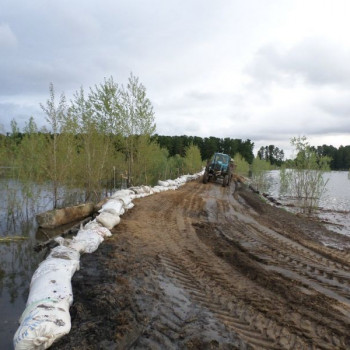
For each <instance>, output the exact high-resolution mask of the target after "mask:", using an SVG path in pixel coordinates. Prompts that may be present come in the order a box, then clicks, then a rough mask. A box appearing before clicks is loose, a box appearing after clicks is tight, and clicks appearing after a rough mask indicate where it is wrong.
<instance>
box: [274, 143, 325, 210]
mask: <svg viewBox="0 0 350 350" xmlns="http://www.w3.org/2000/svg"><path fill="white" fill-rule="evenodd" d="M291 145H292V146H293V147H294V149H295V151H296V152H297V156H296V158H295V160H294V162H293V163H294V165H293V168H292V169H288V170H286V171H283V172H282V176H283V178H281V183H283V184H284V185H285V186H286V188H287V190H288V191H289V193H291V194H293V195H295V196H296V197H297V198H298V199H299V201H300V204H301V208H302V210H303V212H305V213H306V212H308V213H311V212H312V210H313V209H314V208H315V207H316V205H317V203H318V200H319V198H320V197H321V195H322V193H323V192H324V191H325V187H326V184H327V181H328V180H325V179H324V176H323V175H324V172H325V171H327V170H329V164H330V158H329V157H327V156H319V155H318V154H317V151H316V150H315V148H314V147H312V146H310V144H309V142H308V141H307V138H306V137H305V136H303V137H297V138H296V137H294V138H292V139H291Z"/></svg>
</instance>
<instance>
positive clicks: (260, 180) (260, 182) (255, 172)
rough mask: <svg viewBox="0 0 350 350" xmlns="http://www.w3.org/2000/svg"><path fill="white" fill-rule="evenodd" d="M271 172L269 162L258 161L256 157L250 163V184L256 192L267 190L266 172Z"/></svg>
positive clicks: (258, 158)
mask: <svg viewBox="0 0 350 350" xmlns="http://www.w3.org/2000/svg"><path fill="white" fill-rule="evenodd" d="M269 170H271V164H270V162H268V161H266V160H263V159H260V157H259V156H256V157H255V158H254V160H253V163H252V184H253V186H254V187H255V188H256V189H257V190H258V191H266V190H267V189H268V176H267V172H268V171H269Z"/></svg>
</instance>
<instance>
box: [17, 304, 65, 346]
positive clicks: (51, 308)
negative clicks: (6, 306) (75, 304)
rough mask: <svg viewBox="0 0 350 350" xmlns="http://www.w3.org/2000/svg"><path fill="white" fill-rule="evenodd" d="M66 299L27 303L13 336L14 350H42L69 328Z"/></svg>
mask: <svg viewBox="0 0 350 350" xmlns="http://www.w3.org/2000/svg"><path fill="white" fill-rule="evenodd" d="M69 305H70V304H69V302H68V300H43V301H39V302H38V303H34V304H31V305H29V306H28V307H27V308H26V309H25V310H24V312H23V314H22V316H21V318H20V323H21V324H20V326H19V328H18V329H17V332H16V334H15V335H14V338H13V345H14V348H15V350H28V349H32V350H43V349H47V348H49V347H50V346H51V345H52V343H53V342H54V341H55V340H57V339H59V338H61V337H62V336H64V335H65V334H68V333H69V331H70V329H71V319H70V314H69Z"/></svg>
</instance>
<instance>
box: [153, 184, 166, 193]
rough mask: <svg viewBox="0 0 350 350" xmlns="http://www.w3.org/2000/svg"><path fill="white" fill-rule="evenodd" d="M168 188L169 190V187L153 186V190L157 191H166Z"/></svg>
mask: <svg viewBox="0 0 350 350" xmlns="http://www.w3.org/2000/svg"><path fill="white" fill-rule="evenodd" d="M167 190H168V188H167V187H164V186H154V187H153V191H154V192H155V193H159V192H164V191H167Z"/></svg>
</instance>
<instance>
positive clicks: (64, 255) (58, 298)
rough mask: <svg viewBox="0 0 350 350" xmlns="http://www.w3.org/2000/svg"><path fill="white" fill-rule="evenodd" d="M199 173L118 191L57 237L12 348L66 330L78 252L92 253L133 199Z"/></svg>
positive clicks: (39, 348)
mask: <svg viewBox="0 0 350 350" xmlns="http://www.w3.org/2000/svg"><path fill="white" fill-rule="evenodd" d="M201 175H202V172H201V173H197V174H194V175H184V176H181V177H179V178H178V179H175V180H166V181H159V182H158V185H157V186H154V187H150V186H139V187H131V188H130V189H126V190H119V191H117V192H115V193H114V194H113V195H112V196H111V197H110V198H109V199H108V200H107V202H105V203H104V204H103V205H102V208H101V209H100V210H99V215H98V216H97V217H96V219H95V220H93V221H90V222H89V223H87V224H86V225H85V226H84V227H81V229H80V230H79V231H78V233H77V235H76V236H74V237H73V238H72V239H67V238H66V239H64V238H62V237H59V238H58V239H56V241H57V242H58V243H59V244H60V245H59V246H57V247H55V248H53V249H52V250H51V252H50V254H49V256H48V257H47V258H46V259H45V260H44V261H42V262H41V263H40V264H39V266H38V268H37V270H36V271H35V273H34V275H33V277H32V280H31V283H30V292H29V296H28V300H27V304H26V309H25V310H24V312H23V313H22V316H21V318H20V320H19V321H20V326H19V328H18V329H17V332H16V334H15V336H14V348H15V350H28V349H35V350H43V349H47V348H49V347H50V346H51V345H52V343H53V342H54V341H55V340H57V339H59V338H60V337H62V336H63V335H65V334H67V333H69V331H70V328H71V319H70V314H69V307H70V306H71V305H72V303H73V293H72V285H71V279H72V277H73V275H74V273H75V271H77V270H78V269H79V259H80V254H83V253H92V252H94V251H95V250H96V249H97V248H98V246H99V245H100V244H101V243H102V241H103V240H104V238H105V237H109V236H111V232H110V230H111V229H112V228H113V227H114V226H116V225H118V224H119V222H120V216H121V215H123V214H124V213H125V211H127V210H129V209H131V208H132V207H133V206H134V204H133V203H132V200H133V199H135V198H142V197H145V196H149V195H152V194H154V193H159V192H163V191H168V190H175V189H177V188H178V187H179V186H182V185H183V184H185V183H186V182H187V181H190V180H193V179H196V178H198V177H199V176H201Z"/></svg>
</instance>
